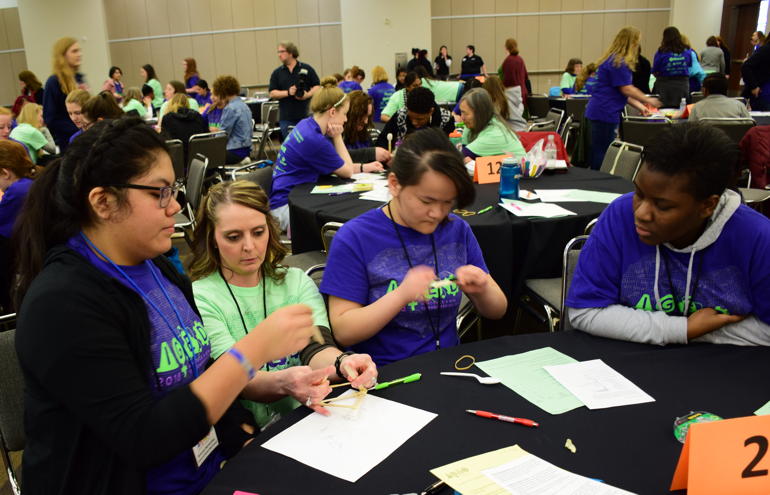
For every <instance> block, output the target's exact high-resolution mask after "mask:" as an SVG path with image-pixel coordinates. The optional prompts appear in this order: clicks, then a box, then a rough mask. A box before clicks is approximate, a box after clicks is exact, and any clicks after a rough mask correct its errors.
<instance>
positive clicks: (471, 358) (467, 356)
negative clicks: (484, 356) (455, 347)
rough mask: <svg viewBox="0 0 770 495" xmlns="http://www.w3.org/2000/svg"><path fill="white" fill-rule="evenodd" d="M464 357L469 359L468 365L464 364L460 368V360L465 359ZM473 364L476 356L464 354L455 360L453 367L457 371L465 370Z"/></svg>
mask: <svg viewBox="0 0 770 495" xmlns="http://www.w3.org/2000/svg"><path fill="white" fill-rule="evenodd" d="M466 358H467V359H470V360H471V364H469V365H468V366H464V367H462V368H461V367H460V363H461V362H462V360H463V359H466ZM474 364H476V358H475V357H473V356H470V355H468V354H466V355H464V356H460V358H459V359H458V360H457V361H455V369H456V370H457V371H465V370H467V369H470V367H471V366H473V365H474Z"/></svg>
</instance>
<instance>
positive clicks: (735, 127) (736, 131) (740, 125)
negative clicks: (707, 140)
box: [698, 117, 756, 143]
mask: <svg viewBox="0 0 770 495" xmlns="http://www.w3.org/2000/svg"><path fill="white" fill-rule="evenodd" d="M698 122H701V123H704V124H708V125H710V126H713V127H717V128H719V129H722V130H723V131H724V132H725V134H727V137H729V138H730V139H732V140H733V141H735V142H736V143H740V142H741V139H743V136H745V135H746V133H747V132H749V129H751V128H752V127H754V125H756V122H754V121H753V120H752V119H731V118H717V117H710V118H706V119H700V120H699V121H698Z"/></svg>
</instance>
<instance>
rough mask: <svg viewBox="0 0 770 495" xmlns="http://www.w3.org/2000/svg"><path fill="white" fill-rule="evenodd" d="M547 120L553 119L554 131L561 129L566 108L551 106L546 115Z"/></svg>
mask: <svg viewBox="0 0 770 495" xmlns="http://www.w3.org/2000/svg"><path fill="white" fill-rule="evenodd" d="M545 118H546V120H552V121H553V125H554V127H555V129H554V131H556V132H559V131H561V122H562V120H563V119H564V110H562V109H561V108H551V109H550V110H548V113H547V114H546V115H545Z"/></svg>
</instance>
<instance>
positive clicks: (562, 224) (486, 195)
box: [289, 167, 633, 301]
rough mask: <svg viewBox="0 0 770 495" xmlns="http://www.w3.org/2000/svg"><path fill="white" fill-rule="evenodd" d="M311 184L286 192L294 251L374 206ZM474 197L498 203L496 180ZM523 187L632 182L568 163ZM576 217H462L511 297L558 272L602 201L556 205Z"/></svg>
mask: <svg viewBox="0 0 770 495" xmlns="http://www.w3.org/2000/svg"><path fill="white" fill-rule="evenodd" d="M341 182H342V181H341V180H340V179H337V178H331V177H326V178H323V179H322V180H321V181H319V184H339V183H341ZM314 186H315V184H302V185H299V186H297V187H295V188H294V189H293V190H292V191H291V193H290V194H289V210H290V213H291V242H292V252H293V253H303V252H306V251H313V250H320V249H322V248H323V244H322V242H321V234H320V231H321V227H322V226H323V224H325V223H326V222H343V223H344V222H346V221H348V220H351V219H352V218H355V217H357V216H358V215H360V214H362V213H365V212H367V211H369V210H371V209H372V208H377V207H379V206H382V205H383V203H381V202H377V201H367V200H361V199H358V196H359V195H358V194H345V195H340V196H329V195H327V194H310V191H311V190H312V189H313V187H314ZM474 186H475V188H476V200H475V201H474V203H473V204H472V205H470V206H468V207H466V208H465V210H467V211H474V212H476V211H480V210H481V209H483V208H486V207H487V206H491V205H497V202H498V192H497V189H498V185H497V184H483V185H480V184H475V185H474ZM521 188H522V189H529V190H533V189H588V190H593V191H602V192H613V193H627V192H630V191H632V190H633V184H632V183H631V182H629V181H628V180H626V179H623V178H621V177H617V176H614V175H609V174H606V173H603V172H598V171H594V170H588V169H583V168H577V167H570V168H569V169H568V171H567V172H566V173H557V174H553V175H545V174H544V175H542V176H541V177H540V178H538V179H535V180H522V181H521ZM557 204H559V205H560V206H562V207H564V208H566V209H568V210H570V211H573V212H575V213H576V215H571V216H566V217H559V218H524V217H516V216H513V215H512V214H510V213H509V212H508V211H506V210H504V209H503V208H501V207H499V206H494V208H493V209H492V210H491V211H488V212H486V213H484V214H481V215H472V216H464V217H461V218H462V219H463V220H465V221H466V222H468V224H469V225H470V226H471V229H472V230H473V233H474V234H475V236H476V239H478V242H479V246H480V247H481V250H482V252H483V253H484V260H485V261H486V263H487V267H488V268H489V272H490V274H491V275H492V277H493V278H494V279H495V280H496V281H497V283H498V284H499V285H500V287H501V288H502V289H503V291H505V293H506V296H507V297H508V300H509V301H513V300H514V299H512V298H515V297H518V294H519V291H520V289H521V287H522V286H523V283H524V280H526V279H527V278H546V277H558V276H561V267H562V251H563V250H564V246H565V245H566V244H567V241H569V240H570V239H571V238H573V237H575V236H576V235H580V234H582V233H583V229H584V228H585V226H586V225H587V224H588V222H589V221H591V220H592V219H594V218H596V217H597V216H599V214H600V213H601V212H602V211H603V210H604V208H605V207H606V206H607V205H606V204H603V203H589V202H568V203H557Z"/></svg>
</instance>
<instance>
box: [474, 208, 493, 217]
mask: <svg viewBox="0 0 770 495" xmlns="http://www.w3.org/2000/svg"><path fill="white" fill-rule="evenodd" d="M491 209H492V207H491V206H487V207H486V208H482V209H481V210H479V211H477V212H476V215H481V214H482V213H486V212H488V211H489V210H491Z"/></svg>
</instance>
